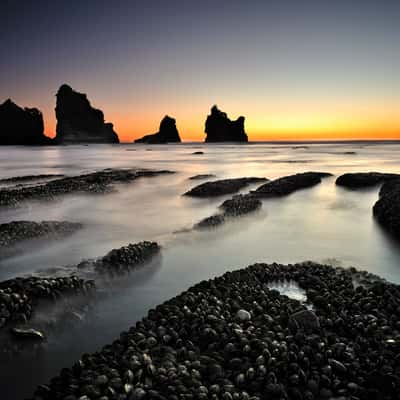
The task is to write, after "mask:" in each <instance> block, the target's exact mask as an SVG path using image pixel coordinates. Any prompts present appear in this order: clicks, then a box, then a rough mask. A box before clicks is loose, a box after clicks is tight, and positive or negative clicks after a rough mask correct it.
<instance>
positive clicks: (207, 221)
mask: <svg viewBox="0 0 400 400" xmlns="http://www.w3.org/2000/svg"><path fill="white" fill-rule="evenodd" d="M224 222H225V217H224V215H223V214H215V215H211V217H206V218H203V219H202V220H201V221H200V222H198V223H197V224H195V225H194V227H193V228H194V229H204V228H215V227H217V226H220V225H222V224H223V223H224Z"/></svg>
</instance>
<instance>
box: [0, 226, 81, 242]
mask: <svg viewBox="0 0 400 400" xmlns="http://www.w3.org/2000/svg"><path fill="white" fill-rule="evenodd" d="M82 227H83V225H82V224H80V223H77V222H68V221H42V222H34V221H12V222H8V223H5V224H0V248H1V247H7V246H12V245H15V244H16V243H18V242H21V241H24V240H28V239H33V238H39V237H44V236H46V237H50V236H53V237H60V236H67V235H71V234H72V233H74V232H76V231H77V230H79V229H81V228H82Z"/></svg>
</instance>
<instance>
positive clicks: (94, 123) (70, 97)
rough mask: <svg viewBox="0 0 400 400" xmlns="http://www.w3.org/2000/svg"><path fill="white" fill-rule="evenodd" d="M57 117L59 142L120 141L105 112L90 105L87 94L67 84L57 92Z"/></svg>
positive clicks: (57, 138) (57, 137) (57, 139)
mask: <svg viewBox="0 0 400 400" xmlns="http://www.w3.org/2000/svg"><path fill="white" fill-rule="evenodd" d="M56 118H57V136H56V141H57V143H60V144H69V143H119V139H118V135H117V134H116V133H115V132H114V129H113V124H111V123H105V122H104V114H103V112H102V111H101V110H97V109H95V108H93V107H92V106H91V105H90V102H89V100H88V99H87V97H86V94H84V93H78V92H75V91H74V90H73V89H72V88H71V87H70V86H68V85H65V84H64V85H62V86H61V87H60V89H58V92H57V106H56Z"/></svg>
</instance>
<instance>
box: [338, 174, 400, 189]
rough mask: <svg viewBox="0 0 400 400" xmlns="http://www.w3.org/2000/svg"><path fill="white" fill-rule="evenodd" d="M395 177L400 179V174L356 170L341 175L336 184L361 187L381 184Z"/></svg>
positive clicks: (355, 187)
mask: <svg viewBox="0 0 400 400" xmlns="http://www.w3.org/2000/svg"><path fill="white" fill-rule="evenodd" d="M393 179H400V175H399V174H385V173H381V172H355V173H348V174H343V175H341V176H339V177H338V178H337V179H336V185H338V186H344V187H346V188H349V189H361V188H366V187H370V186H375V185H379V184H381V183H384V182H387V181H390V180H393Z"/></svg>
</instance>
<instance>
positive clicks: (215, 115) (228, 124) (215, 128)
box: [205, 106, 248, 142]
mask: <svg viewBox="0 0 400 400" xmlns="http://www.w3.org/2000/svg"><path fill="white" fill-rule="evenodd" d="M205 133H206V134H207V136H206V140H205V141H206V142H248V137H247V135H246V132H245V131H244V117H239V118H238V119H237V120H236V121H231V120H230V119H229V118H228V116H227V115H226V113H224V112H222V111H220V110H219V109H218V107H217V106H213V107H212V108H211V114H210V115H208V116H207V119H206V128H205Z"/></svg>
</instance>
